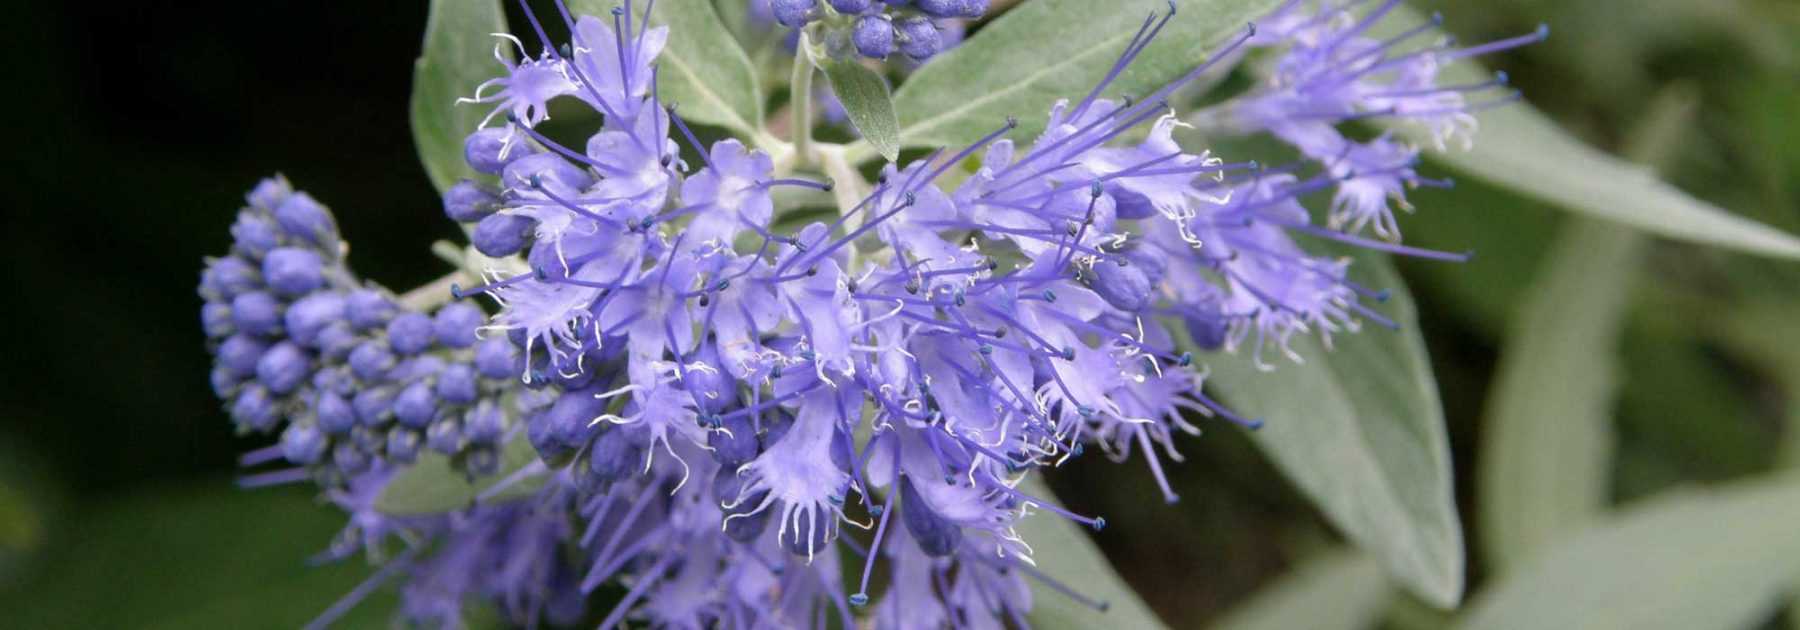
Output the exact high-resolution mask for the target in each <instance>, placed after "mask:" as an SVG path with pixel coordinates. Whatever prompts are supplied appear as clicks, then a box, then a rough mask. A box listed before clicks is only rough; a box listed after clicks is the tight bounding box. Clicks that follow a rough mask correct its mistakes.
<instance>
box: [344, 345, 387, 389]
mask: <svg viewBox="0 0 1800 630" xmlns="http://www.w3.org/2000/svg"><path fill="white" fill-rule="evenodd" d="M394 364H395V359H394V353H393V352H391V351H389V350H388V348H387V344H384V343H381V342H379V341H365V342H363V343H362V344H360V345H358V346H356V349H355V350H351V351H350V372H351V373H353V374H355V375H356V378H359V379H362V380H363V381H365V382H370V383H374V382H379V381H381V380H382V379H384V378H386V377H387V373H388V370H392V369H394Z"/></svg>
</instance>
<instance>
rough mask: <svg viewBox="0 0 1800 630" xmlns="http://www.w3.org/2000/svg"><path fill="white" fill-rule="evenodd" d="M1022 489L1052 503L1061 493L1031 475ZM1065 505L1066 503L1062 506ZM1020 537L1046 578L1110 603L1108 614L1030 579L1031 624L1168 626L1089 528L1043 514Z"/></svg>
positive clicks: (1073, 628) (1049, 629)
mask: <svg viewBox="0 0 1800 630" xmlns="http://www.w3.org/2000/svg"><path fill="white" fill-rule="evenodd" d="M1019 490H1021V491H1023V492H1024V493H1026V494H1029V495H1031V496H1034V497H1039V498H1042V499H1044V500H1047V501H1055V497H1056V494H1055V492H1053V491H1052V490H1051V489H1050V486H1047V485H1044V482H1043V480H1042V479H1039V478H1037V477H1028V478H1026V480H1025V482H1024V483H1022V484H1020V485H1019ZM1057 504H1058V505H1061V502H1057ZM1017 530H1018V533H1019V537H1020V538H1022V539H1024V540H1025V542H1027V543H1029V544H1030V545H1031V549H1032V555H1031V557H1032V559H1034V560H1036V561H1037V570H1038V571H1040V572H1042V573H1043V574H1044V575H1047V576H1050V577H1053V578H1056V579H1057V580H1059V581H1061V582H1063V583H1064V584H1068V585H1071V586H1073V587H1074V588H1076V589H1078V590H1079V591H1080V592H1081V594H1082V595H1085V596H1087V597H1091V598H1094V599H1095V600H1098V601H1102V602H1106V604H1107V607H1106V611H1105V612H1102V611H1099V610H1095V609H1093V608H1092V607H1089V606H1086V605H1083V604H1082V603H1081V602H1078V601H1075V600H1074V599H1071V598H1070V597H1069V596H1067V595H1064V594H1062V593H1060V592H1057V591H1056V589H1053V588H1050V587H1049V586H1047V585H1045V584H1044V583H1043V582H1040V581H1038V580H1035V579H1032V578H1026V581H1027V582H1029V583H1030V584H1031V625H1032V627H1034V628H1043V629H1044V630H1064V629H1067V630H1086V629H1088V628H1105V627H1111V628H1134V629H1136V628H1143V629H1145V630H1152V629H1156V628H1164V627H1165V626H1164V625H1163V623H1162V620H1160V619H1158V618H1157V617H1156V613H1155V612H1153V611H1151V610H1150V606H1149V605H1147V604H1145V603H1144V600H1143V598H1140V597H1138V595H1137V592H1136V591H1134V590H1132V588H1131V585H1129V584H1126V583H1125V580H1124V579H1123V578H1120V577H1119V573H1118V572H1117V571H1114V570H1113V568H1112V564H1110V563H1108V562H1107V560H1106V554H1105V553H1103V552H1101V551H1100V547H1099V546H1096V545H1095V544H1094V541H1093V540H1092V539H1090V538H1088V534H1087V532H1086V531H1085V529H1084V528H1083V527H1081V526H1079V525H1076V524H1075V523H1074V522H1072V521H1070V520H1069V519H1066V518H1063V517H1060V516H1057V515H1055V514H1052V513H1049V512H1046V511H1042V510H1039V511H1037V512H1036V513H1035V514H1033V515H1032V516H1031V517H1030V518H1026V519H1024V520H1023V521H1021V522H1020V523H1019V524H1018V526H1017Z"/></svg>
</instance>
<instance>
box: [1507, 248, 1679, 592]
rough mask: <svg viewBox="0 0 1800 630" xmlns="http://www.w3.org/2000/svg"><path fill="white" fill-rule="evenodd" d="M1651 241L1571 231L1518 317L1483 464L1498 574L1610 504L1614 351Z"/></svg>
mask: <svg viewBox="0 0 1800 630" xmlns="http://www.w3.org/2000/svg"><path fill="white" fill-rule="evenodd" d="M1645 244H1646V243H1645V242H1644V238H1643V237H1642V236H1639V235H1638V234H1636V233H1635V232H1632V231H1630V230H1629V229H1625V228H1621V227H1617V226H1614V225H1610V224H1606V223H1600V222H1594V221H1578V222H1574V223H1571V224H1569V225H1568V226H1567V227H1566V228H1564V232H1563V234H1562V235H1561V237H1560V238H1559V239H1558V240H1557V242H1556V245H1555V246H1554V247H1553V248H1552V249H1551V250H1550V255H1549V259H1548V260H1547V261H1546V263H1545V266H1546V267H1547V268H1548V269H1547V270H1546V273H1545V277H1543V278H1542V279H1540V280H1539V282H1538V285H1537V286H1536V287H1535V288H1534V290H1533V292H1532V295H1531V296H1530V297H1529V299H1528V300H1527V302H1526V303H1525V306H1524V310H1523V311H1522V312H1521V313H1520V314H1519V316H1518V318H1516V319H1515V320H1514V321H1513V330H1512V333H1511V334H1510V335H1508V338H1507V339H1508V340H1507V344H1506V347H1505V349H1504V350H1503V351H1502V352H1501V355H1500V365H1499V367H1498V369H1497V374H1496V375H1495V380H1494V384H1493V392H1492V393H1491V394H1489V397H1488V407H1487V410H1486V413H1485V420H1484V422H1483V426H1482V430H1483V432H1484V433H1483V438H1484V439H1483V440H1482V441H1481V447H1482V451H1481V455H1480V458H1479V460H1478V461H1477V464H1478V465H1479V466H1480V468H1479V469H1478V470H1479V471H1480V472H1479V473H1478V474H1477V481H1478V482H1479V484H1480V496H1481V497H1482V502H1481V506H1480V514H1481V525H1482V529H1481V532H1482V543H1483V548H1484V551H1485V552H1486V555H1485V557H1486V558H1487V560H1488V562H1490V563H1492V564H1493V565H1494V566H1495V567H1496V568H1497V569H1498V570H1499V571H1505V570H1506V569H1507V568H1509V567H1510V566H1511V565H1512V564H1514V563H1515V562H1517V561H1519V560H1523V559H1525V558H1528V557H1530V554H1531V553H1533V552H1534V551H1536V550H1537V549H1540V548H1542V547H1543V545H1544V544H1545V543H1548V542H1551V541H1554V540H1556V539H1558V538H1559V537H1562V536H1566V535H1569V534H1572V533H1575V532H1579V531H1580V530H1581V528H1582V527H1583V526H1584V525H1585V524H1586V523H1587V522H1589V521H1591V520H1592V519H1594V518H1595V517H1597V516H1598V515H1599V513H1600V512H1601V511H1602V510H1603V509H1604V508H1605V507H1606V503H1607V497H1608V496H1609V495H1610V493H1611V489H1612V486H1611V475H1610V472H1611V469H1612V450H1613V440H1614V438H1613V430H1612V402H1613V395H1614V393H1615V389H1616V385H1617V380H1618V378H1617V372H1618V368H1619V366H1618V364H1617V363H1618V360H1617V358H1616V357H1617V352H1616V344H1617V343H1618V338H1619V331H1620V328H1622V327H1623V324H1624V321H1623V320H1624V314H1625V308H1626V305H1627V301H1626V298H1627V297H1628V296H1629V294H1630V288H1631V280H1632V278H1633V277H1634V276H1635V275H1636V274H1637V271H1638V262H1639V260H1640V258H1641V253H1642V252H1643V250H1644V246H1645Z"/></svg>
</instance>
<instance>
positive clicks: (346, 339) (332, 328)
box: [312, 319, 362, 363]
mask: <svg viewBox="0 0 1800 630" xmlns="http://www.w3.org/2000/svg"><path fill="white" fill-rule="evenodd" d="M359 343H362V337H359V336H357V334H356V332H355V331H352V330H350V323H349V322H346V321H344V320H341V319H340V320H336V321H333V322H331V323H329V324H326V325H325V327H324V328H322V329H320V330H319V335H318V337H316V338H315V339H313V343H312V346H313V347H314V348H316V349H318V351H319V358H321V359H324V360H325V361H327V362H331V363H341V362H343V360H344V359H345V358H346V357H349V356H350V351H351V350H354V349H356V344H359Z"/></svg>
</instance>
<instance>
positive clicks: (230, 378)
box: [208, 366, 244, 400]
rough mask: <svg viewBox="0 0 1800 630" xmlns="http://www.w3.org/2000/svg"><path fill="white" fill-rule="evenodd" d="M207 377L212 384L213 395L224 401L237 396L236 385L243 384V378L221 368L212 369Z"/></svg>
mask: <svg viewBox="0 0 1800 630" xmlns="http://www.w3.org/2000/svg"><path fill="white" fill-rule="evenodd" d="M208 377H209V378H210V380H211V382H212V388H213V395H214V396H218V397H219V398H220V399H224V400H229V399H231V398H232V397H233V396H235V395H237V386H238V384H239V383H242V382H244V379H243V377H241V376H239V375H237V374H236V373H234V372H232V371H231V370H227V369H225V368H224V367H222V366H221V367H215V368H213V369H212V373H211V374H209V375H208Z"/></svg>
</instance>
